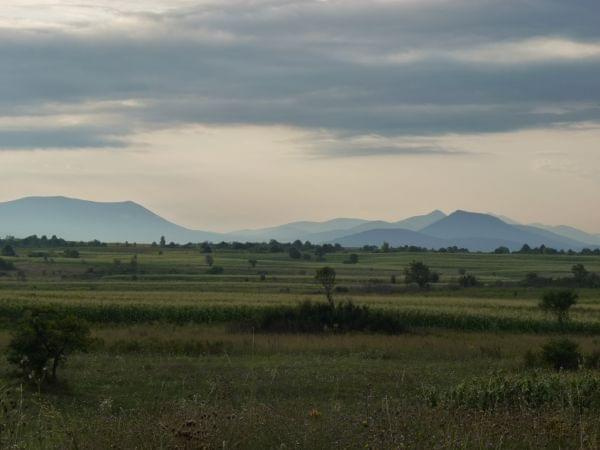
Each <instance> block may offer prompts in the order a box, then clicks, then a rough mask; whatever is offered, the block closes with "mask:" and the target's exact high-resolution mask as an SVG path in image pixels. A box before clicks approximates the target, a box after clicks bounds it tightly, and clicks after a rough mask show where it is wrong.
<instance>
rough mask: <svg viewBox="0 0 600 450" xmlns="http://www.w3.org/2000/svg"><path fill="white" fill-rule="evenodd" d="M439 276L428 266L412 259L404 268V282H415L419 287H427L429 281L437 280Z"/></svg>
mask: <svg viewBox="0 0 600 450" xmlns="http://www.w3.org/2000/svg"><path fill="white" fill-rule="evenodd" d="M439 278H440V277H439V275H438V274H437V273H435V272H432V271H431V269H430V268H429V266H427V265H426V264H424V263H423V262H421V261H413V262H411V263H410V265H409V266H408V268H406V269H404V282H405V283H406V284H411V283H416V284H418V285H419V288H421V289H423V288H425V287H427V286H428V285H429V283H435V282H437V281H439Z"/></svg>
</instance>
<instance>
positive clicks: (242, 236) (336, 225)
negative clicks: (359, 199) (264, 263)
mask: <svg viewBox="0 0 600 450" xmlns="http://www.w3.org/2000/svg"><path fill="white" fill-rule="evenodd" d="M365 222H368V220H364V219H352V218H338V219H331V220H327V221H325V222H310V221H299V222H291V223H286V224H284V225H278V226H275V227H268V228H258V229H255V230H239V231H234V232H231V233H227V236H228V237H229V238H230V239H232V240H236V241H269V240H271V239H275V240H278V241H281V242H292V241H295V240H296V239H300V240H301V241H306V240H310V238H311V237H313V235H318V234H319V233H331V232H333V234H332V236H337V235H339V233H343V232H344V230H347V229H349V228H352V227H355V226H357V225H360V224H363V223H365ZM326 236H329V234H326ZM311 242H312V241H311Z"/></svg>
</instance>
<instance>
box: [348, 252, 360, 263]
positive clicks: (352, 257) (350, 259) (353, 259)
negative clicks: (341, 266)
mask: <svg viewBox="0 0 600 450" xmlns="http://www.w3.org/2000/svg"><path fill="white" fill-rule="evenodd" d="M345 262H346V263H347V264H358V255H357V254H356V253H350V256H348V259H347V260H346V261H345Z"/></svg>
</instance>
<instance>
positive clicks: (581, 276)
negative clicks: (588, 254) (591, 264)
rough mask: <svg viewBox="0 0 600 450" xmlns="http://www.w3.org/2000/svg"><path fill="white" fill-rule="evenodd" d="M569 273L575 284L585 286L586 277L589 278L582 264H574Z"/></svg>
mask: <svg viewBox="0 0 600 450" xmlns="http://www.w3.org/2000/svg"><path fill="white" fill-rule="evenodd" d="M571 273H572V274H573V277H574V278H575V282H576V283H577V284H579V285H583V284H585V282H586V281H587V279H588V277H589V276H590V273H589V272H588V271H587V269H586V268H585V266H584V265H583V264H575V265H574V266H573V267H571Z"/></svg>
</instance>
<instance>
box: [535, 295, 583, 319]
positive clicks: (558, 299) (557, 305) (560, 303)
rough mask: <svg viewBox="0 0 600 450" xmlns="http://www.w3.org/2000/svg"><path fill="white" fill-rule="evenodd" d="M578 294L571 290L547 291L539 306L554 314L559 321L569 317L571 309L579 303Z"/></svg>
mask: <svg viewBox="0 0 600 450" xmlns="http://www.w3.org/2000/svg"><path fill="white" fill-rule="evenodd" d="M577 298H578V296H577V294H576V293H575V292H573V291H570V290H561V291H550V292H546V293H545V294H544V296H543V297H542V301H541V302H540V304H539V306H540V308H541V309H543V310H544V311H547V312H550V313H552V314H554V315H555V316H556V318H557V320H558V323H560V324H563V323H564V322H566V321H567V320H568V319H569V309H570V308H571V306H573V305H575V304H576V303H577Z"/></svg>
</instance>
